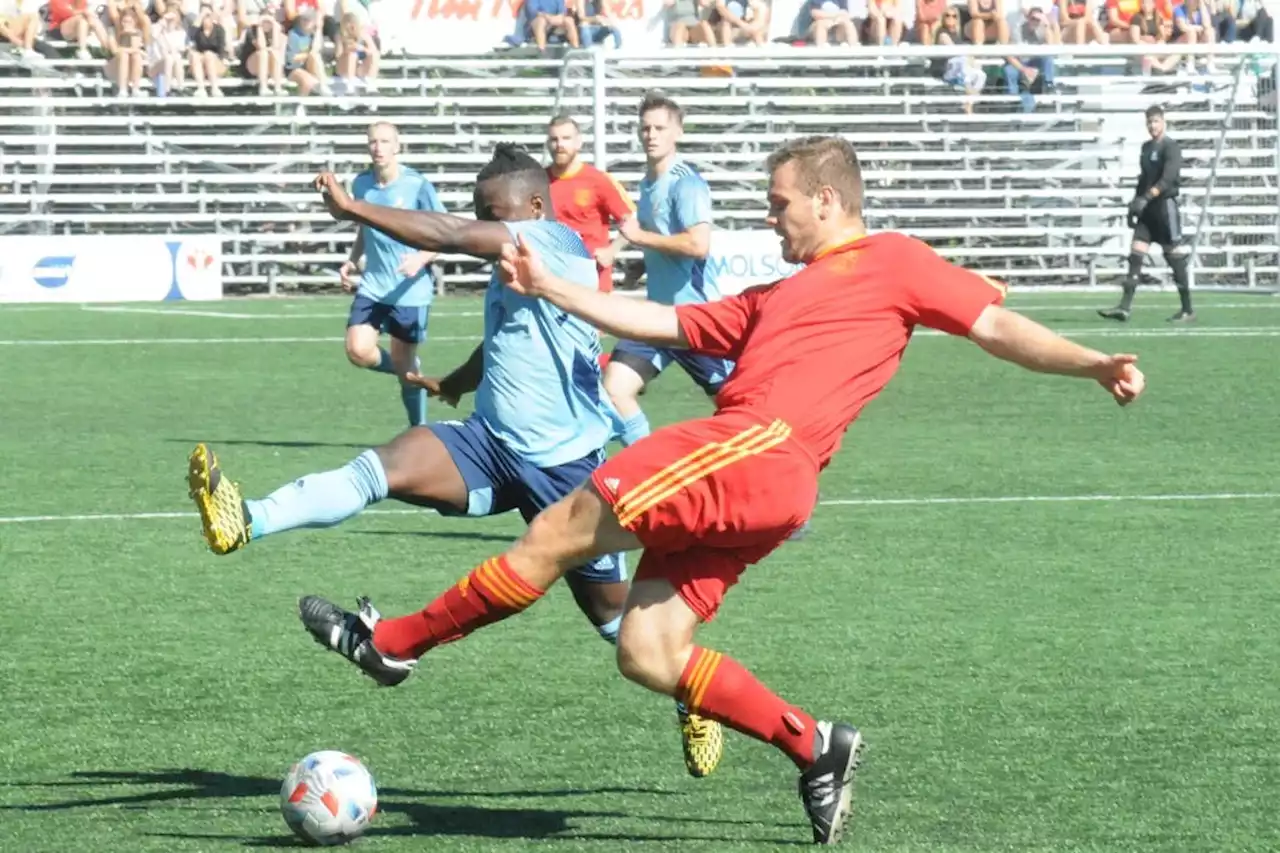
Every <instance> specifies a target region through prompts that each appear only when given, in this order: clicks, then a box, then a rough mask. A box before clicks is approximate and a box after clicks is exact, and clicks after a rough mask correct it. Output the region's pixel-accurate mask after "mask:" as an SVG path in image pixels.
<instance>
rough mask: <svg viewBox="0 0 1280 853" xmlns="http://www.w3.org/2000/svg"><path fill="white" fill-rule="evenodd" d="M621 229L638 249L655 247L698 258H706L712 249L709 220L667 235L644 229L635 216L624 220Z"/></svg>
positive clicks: (671, 252) (671, 253)
mask: <svg viewBox="0 0 1280 853" xmlns="http://www.w3.org/2000/svg"><path fill="white" fill-rule="evenodd" d="M619 230H620V231H621V233H622V236H623V237H625V238H626V239H627V241H628V242H629V243H631V245H633V246H635V247H636V248H637V249H655V250H657V251H659V252H665V253H666V254H668V255H682V256H684V257H686V258H694V259H696V260H701V259H702V258H705V257H706V256H707V254H708V253H709V252H710V251H711V223H709V222H699V223H698V224H697V225H695V226H693V227H692V228H690V229H688V230H687V231H681V232H680V233H679V234H672V235H670V236H667V235H665V234H655V233H653V232H652V231H646V230H644V229H643V228H641V227H640V222H639V220H638V219H636V217H634V216H633V217H631V218H630V219H628V220H627V221H626V222H623V223H622V225H621V226H620V227H619Z"/></svg>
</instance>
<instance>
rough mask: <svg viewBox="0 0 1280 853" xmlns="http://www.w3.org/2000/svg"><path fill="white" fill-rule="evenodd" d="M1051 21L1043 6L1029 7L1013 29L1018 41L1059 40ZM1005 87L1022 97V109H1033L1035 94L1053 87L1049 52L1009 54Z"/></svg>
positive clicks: (1034, 42)
mask: <svg viewBox="0 0 1280 853" xmlns="http://www.w3.org/2000/svg"><path fill="white" fill-rule="evenodd" d="M1050 26H1051V22H1050V21H1049V16H1048V14H1047V13H1046V12H1045V10H1044V9H1042V8H1040V7H1039V6H1032V7H1029V8H1028V9H1027V11H1026V13H1025V14H1024V15H1023V17H1022V19H1021V20H1020V21H1019V23H1018V28H1017V30H1015V31H1014V39H1015V42H1016V43H1017V44H1058V43H1059V41H1060V39H1061V34H1060V33H1058V32H1056V31H1055V30H1054V29H1050ZM1004 82H1005V89H1006V90H1007V91H1008V92H1009V94H1010V95H1019V96H1021V98H1022V111H1023V112H1024V113H1030V112H1035V109H1036V100H1035V97H1034V94H1035V93H1037V92H1046V91H1052V90H1053V57H1052V56H1024V57H1017V56H1010V57H1009V58H1008V59H1007V60H1005V66H1004Z"/></svg>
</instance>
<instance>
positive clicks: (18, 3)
mask: <svg viewBox="0 0 1280 853" xmlns="http://www.w3.org/2000/svg"><path fill="white" fill-rule="evenodd" d="M30 5H31V8H33V9H34V8H35V3H31V4H30ZM38 35H40V16H39V15H37V14H36V13H34V12H23V11H22V0H0V39H4V40H5V41H7V42H9V43H10V44H12V45H13V46H14V47H16V48H18V49H19V50H21V51H22V52H23V53H25V54H31V53H34V52H35V51H34V48H35V44H36V36H38ZM36 55H37V56H39V54H36Z"/></svg>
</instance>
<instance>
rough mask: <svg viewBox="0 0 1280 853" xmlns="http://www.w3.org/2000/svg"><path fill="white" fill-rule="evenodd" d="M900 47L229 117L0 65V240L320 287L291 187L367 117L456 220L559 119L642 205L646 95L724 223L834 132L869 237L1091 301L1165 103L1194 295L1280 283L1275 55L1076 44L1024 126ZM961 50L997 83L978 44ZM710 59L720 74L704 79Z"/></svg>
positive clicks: (486, 65) (575, 57) (462, 78)
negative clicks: (968, 97) (110, 237)
mask: <svg viewBox="0 0 1280 853" xmlns="http://www.w3.org/2000/svg"><path fill="white" fill-rule="evenodd" d="M1265 47H1266V49H1267V51H1271V50H1272V49H1273V48H1272V46H1271V45H1266V46H1265ZM894 50H895V55H894V56H877V55H876V54H875V53H873V52H869V51H857V52H854V51H848V50H815V49H796V48H779V47H771V48H767V49H763V50H759V51H743V50H735V51H721V52H718V53H717V52H710V51H697V50H687V51H668V52H664V53H661V54H656V53H651V54H644V55H629V54H626V53H612V54H604V55H599V54H590V53H580V54H569V55H566V56H565V57H564V58H563V59H542V58H533V59H531V58H523V59H518V58H513V57H511V56H508V55H495V56H487V57H476V58H473V59H467V60H460V59H457V58H448V59H440V60H431V59H410V58H399V59H391V58H388V59H385V60H384V63H383V72H382V78H381V80H380V81H379V82H380V89H379V91H378V93H377V94H372V95H363V96H360V97H359V98H345V99H344V98H314V97H313V98H306V99H302V98H294V97H284V98H281V97H260V96H258V95H257V93H256V88H255V89H250V88H245V87H236V86H235V85H233V84H230V83H229V85H228V86H227V87H226V89H225V91H226V92H227V97H224V98H221V99H203V100H196V99H194V98H180V97H179V98H174V97H170V98H165V99H158V98H141V99H127V100H124V99H120V98H117V97H114V96H111V95H110V94H108V86H107V84H106V81H105V80H102V79H101V73H100V63H94V62H90V61H79V60H61V61H52V62H44V63H40V64H38V65H33V64H31V63H20V62H18V61H16V60H0V99H2V100H0V102H2V103H3V104H4V109H2V110H0V233H8V234H14V233H33V234H39V233H56V234H64V233H65V234H81V233H135V232H157V233H165V232H169V233H179V234H191V233H210V232H216V233H217V234H219V235H220V236H221V237H222V238H223V240H224V262H225V265H226V266H225V271H226V278H225V281H226V282H227V284H228V289H230V290H233V291H234V290H240V291H253V290H256V291H262V290H265V289H266V288H267V287H269V286H270V287H272V288H320V287H333V286H335V284H336V273H335V269H336V265H337V264H338V263H339V262H340V261H341V260H342V259H343V258H344V257H345V253H346V250H347V247H348V245H349V243H350V241H351V239H352V238H353V236H354V235H353V230H352V229H351V228H350V227H348V226H342V225H337V224H335V223H333V222H332V221H331V220H330V219H329V218H328V216H327V215H326V214H325V213H324V211H323V210H322V208H321V207H320V206H319V205H318V204H317V202H316V198H315V196H314V194H313V193H312V192H311V191H310V190H309V188H308V186H307V185H308V183H309V181H310V180H311V178H312V177H313V175H314V174H315V172H316V171H317V170H318V169H320V168H331V169H334V170H336V171H338V172H339V173H340V174H344V175H351V174H354V173H355V172H356V171H358V170H359V169H361V168H363V167H364V165H365V161H366V153H365V143H364V128H365V127H366V126H367V124H368V123H369V122H370V121H371V120H373V119H375V118H379V119H387V120H391V121H394V122H396V123H397V124H398V125H399V126H400V127H401V131H402V133H403V134H404V135H405V137H406V139H407V143H408V148H407V151H406V153H405V154H404V155H403V157H402V160H403V161H404V162H407V163H409V164H410V165H412V166H414V167H415V168H417V169H419V170H420V171H422V172H424V173H425V174H427V175H428V176H429V177H430V178H431V179H432V180H433V181H434V182H435V183H436V185H437V187H438V188H439V190H440V192H441V197H442V199H443V201H444V203H445V204H446V206H448V208H449V209H450V210H453V211H459V212H463V211H467V210H468V209H469V206H470V204H471V184H472V180H471V179H472V176H473V175H474V173H475V171H476V170H477V169H478V168H479V167H480V166H481V165H482V164H483V163H484V162H485V161H486V160H487V159H488V154H489V150H490V148H491V146H492V144H493V142H495V141H498V140H511V141H515V142H519V143H521V144H524V145H526V146H528V147H529V148H531V149H540V147H541V145H542V141H543V135H544V130H545V124H546V120H547V118H548V117H549V116H550V115H551V114H552V113H553V112H554V111H556V110H557V109H565V110H568V111H570V112H571V113H573V114H575V115H576V116H578V117H579V119H580V120H581V121H582V122H583V123H584V126H585V127H587V128H589V129H590V130H589V131H588V137H589V141H588V150H589V151H594V153H595V155H596V157H597V158H602V159H603V160H604V161H605V162H606V163H607V165H608V167H609V169H610V170H611V171H612V172H613V173H614V174H615V175H616V176H617V177H618V179H619V180H621V181H622V182H623V183H624V184H625V185H627V186H628V187H630V188H632V189H633V190H634V189H635V187H636V185H637V183H638V182H639V179H640V177H641V174H642V172H643V168H644V167H643V157H642V153H641V151H640V148H639V145H638V142H637V141H636V139H635V125H636V116H635V112H634V110H635V105H636V104H637V103H638V101H639V100H640V98H641V97H642V95H643V94H644V93H645V92H646V91H648V90H650V89H654V88H660V89H662V90H664V91H665V92H667V93H668V94H670V95H672V96H673V97H675V98H676V99H677V100H678V101H680V102H681V103H682V104H683V105H684V106H685V108H686V110H687V112H688V119H687V122H686V134H685V137H684V142H683V145H682V147H683V150H684V152H685V156H687V157H688V158H689V159H691V160H693V161H694V162H696V163H697V164H698V165H699V166H700V167H701V168H702V170H703V172H704V174H705V175H706V177H707V179H708V181H709V182H710V183H711V186H712V189H713V198H714V201H715V209H716V214H717V218H718V225H719V226H721V227H725V228H735V227H760V222H761V220H762V218H763V215H764V196H763V191H762V190H763V187H764V180H765V175H764V174H763V172H762V164H763V159H764V156H765V155H766V154H767V153H768V151H769V150H770V147H771V146H773V145H774V144H776V143H777V142H779V141H781V140H783V139H786V138H789V137H792V136H795V135H798V134H805V133H831V132H834V133H841V134H843V135H845V136H846V137H848V138H849V139H850V140H851V141H852V142H853V143H854V144H855V145H856V146H857V148H858V150H859V152H860V156H861V158H862V160H863V168H864V176H865V178H866V180H867V186H868V191H867V203H866V206H867V211H866V213H867V218H868V222H869V225H870V226H871V227H872V228H885V229H887V228H896V229H901V230H905V231H908V232H910V233H913V234H916V235H918V236H920V237H921V238H923V239H926V240H928V241H930V242H931V243H932V244H933V245H934V246H935V247H936V248H937V249H938V250H939V251H940V252H942V253H943V254H945V255H947V256H948V257H951V258H954V259H957V260H961V261H963V262H965V263H966V264H968V265H970V266H972V267H974V268H977V269H981V270H983V271H985V272H988V273H990V274H993V275H998V276H1002V277H1005V278H1009V279H1013V280H1018V281H1023V282H1027V283H1031V282H1043V283H1046V284H1060V285H1061V284H1095V283H1098V282H1105V281H1107V280H1108V279H1109V278H1111V277H1114V276H1116V275H1118V274H1120V273H1122V272H1123V266H1122V265H1123V261H1124V254H1125V252H1126V243H1127V237H1128V232H1127V230H1126V228H1125V225H1124V206H1125V204H1126V203H1127V201H1128V199H1129V197H1131V195H1132V185H1133V180H1134V177H1135V175H1136V172H1137V166H1136V155H1137V148H1138V145H1139V144H1140V142H1141V140H1142V138H1143V135H1142V118H1141V110H1142V109H1143V108H1144V107H1145V106H1146V105H1148V104H1150V103H1161V104H1163V105H1164V106H1165V109H1166V111H1167V114H1168V120H1169V126H1170V134H1171V135H1172V136H1174V138H1176V139H1177V140H1178V141H1179V142H1180V143H1181V144H1182V148H1183V153H1184V159H1185V161H1186V168H1185V169H1184V182H1185V185H1184V189H1183V202H1184V203H1183V211H1184V216H1185V218H1186V225H1187V228H1188V230H1190V229H1191V227H1192V226H1194V225H1195V223H1196V222H1197V220H1198V219H1199V217H1200V216H1201V213H1202V211H1203V212H1204V214H1205V217H1204V225H1203V229H1202V232H1201V239H1200V240H1199V243H1198V258H1197V285H1198V286H1214V285H1218V286H1242V285H1246V284H1249V285H1252V284H1255V283H1262V284H1266V283H1275V282H1276V279H1277V277H1278V275H1280V263H1278V261H1277V242H1278V238H1277V230H1276V229H1277V225H1276V222H1277V212H1278V211H1280V188H1278V183H1280V181H1278V175H1280V162H1278V161H1277V156H1278V151H1280V147H1278V146H1280V141H1278V138H1277V128H1276V106H1275V88H1274V85H1273V83H1274V76H1273V75H1274V74H1275V56H1274V54H1259V53H1256V52H1254V53H1252V54H1251V53H1250V50H1249V49H1248V48H1245V47H1243V46H1235V45H1230V46H1223V47H1219V48H1216V49H1214V50H1213V53H1214V67H1213V71H1212V73H1208V74H1205V73H1196V72H1186V71H1180V72H1179V73H1177V74H1175V75H1172V76H1167V77H1142V76H1141V75H1140V74H1139V73H1138V72H1137V71H1136V70H1134V63H1133V60H1134V58H1135V57H1136V56H1137V54H1136V53H1134V52H1133V51H1132V50H1128V51H1127V52H1126V49H1125V48H1121V47H1115V48H1109V49H1102V48H1099V47H1098V46H1096V45H1091V46H1088V47H1087V48H1079V47H1075V48H1072V49H1071V50H1072V54H1071V55H1067V54H1065V53H1064V54H1062V55H1061V56H1059V57H1058V71H1057V84H1058V85H1057V90H1056V92H1054V93H1052V94H1046V95H1038V96H1037V98H1036V101H1037V104H1036V110H1035V111H1034V112H1031V113H1022V112H1019V111H1017V110H1018V98H1017V97H1015V96H1011V95H1007V94H1004V93H1003V87H1002V85H994V84H993V85H992V86H991V87H990V88H989V89H988V90H987V91H986V92H984V93H983V95H982V96H981V97H980V98H978V100H977V102H976V104H975V108H974V110H973V112H972V114H970V113H966V112H964V111H963V109H962V98H961V95H960V94H959V93H957V92H955V91H953V90H952V89H951V87H950V86H948V85H946V84H945V83H943V82H942V81H941V80H940V79H938V78H937V77H935V76H933V75H932V74H931V67H930V63H931V61H932V60H936V59H937V58H939V57H942V56H945V55H946V54H944V53H942V52H940V51H938V50H936V49H935V50H932V51H931V50H929V49H920V48H912V49H904V48H896V49H894ZM956 50H957V49H956V48H950V49H949V52H950V53H954V52H956ZM968 50H969V51H970V52H972V53H974V54H975V55H978V56H980V57H982V59H983V61H984V63H988V64H990V65H991V68H992V70H993V72H995V73H993V74H992V79H993V81H994V80H995V79H996V76H997V74H998V65H999V62H1000V58H999V57H1000V54H999V53H998V52H997V51H996V49H995V48H994V47H989V48H968ZM1037 50H1041V51H1043V50H1047V49H1045V48H1039V49H1037ZM1204 50H1205V49H1204V48H1201V49H1200V51H1202V52H1203V51H1204ZM1019 52H1020V53H1023V52H1025V50H1020V51H1019ZM1181 52H1183V53H1185V52H1187V51H1185V50H1183V51H1181ZM723 65H730V66H731V67H732V71H733V73H732V75H731V76H725V75H723V73H707V71H708V69H718V68H719V67H720V66H723ZM1228 111H1229V112H1230V120H1229V122H1228V121H1227V118H1228V116H1227V113H1228ZM1224 130H1225V133H1224ZM1219 144H1221V145H1222V150H1221V154H1220V156H1217V157H1215V151H1216V148H1217V146H1218V145H1219ZM1211 174H1212V175H1213V189H1212V191H1211V192H1207V191H1206V188H1207V184H1208V181H1209V178H1210V175H1211ZM443 262H444V268H445V272H446V276H445V284H446V286H448V287H460V286H469V285H472V284H474V283H475V282H477V281H480V280H482V279H483V276H484V273H483V271H482V270H481V269H479V268H478V267H477V266H476V265H475V264H473V263H468V262H465V261H463V260H461V259H457V258H445V259H443Z"/></svg>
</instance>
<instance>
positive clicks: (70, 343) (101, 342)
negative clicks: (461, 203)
mask: <svg viewBox="0 0 1280 853" xmlns="http://www.w3.org/2000/svg"><path fill="white" fill-rule="evenodd" d="M1058 331H1059V333H1060V334H1061V335H1063V336H1064V337H1068V338H1087V337H1096V338H1274V337H1280V326H1223V327H1220V328H1214V327H1206V326H1192V327H1190V328H1183V327H1172V328H1167V329H1134V328H1129V327H1126V326H1119V325H1117V326H1101V327H1098V328H1085V329H1060V330H1058ZM916 337H926V338H927V337H947V336H946V335H944V334H943V333H942V332H937V331H934V330H932V329H922V330H920V331H919V332H917V333H916ZM342 340H343V339H342V338H341V337H334V336H324V337H234V338H233V337H224V338H85V339H83V340H46V339H39V338H32V339H29V340H16V339H7V340H0V346H9V347H21V346H42V347H74V346H151V345H161V344H173V345H197V346H200V345H209V344H334V343H341V342H342ZM478 340H479V338H478V337H477V336H475V335H429V336H428V338H427V344H426V345H427V346H430V344H431V342H432V341H437V342H439V341H445V342H458V341H478Z"/></svg>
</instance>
